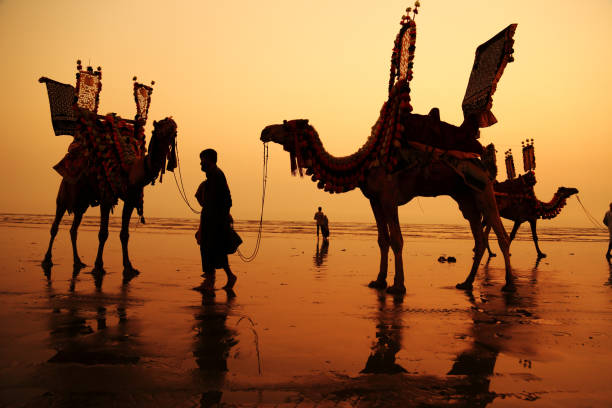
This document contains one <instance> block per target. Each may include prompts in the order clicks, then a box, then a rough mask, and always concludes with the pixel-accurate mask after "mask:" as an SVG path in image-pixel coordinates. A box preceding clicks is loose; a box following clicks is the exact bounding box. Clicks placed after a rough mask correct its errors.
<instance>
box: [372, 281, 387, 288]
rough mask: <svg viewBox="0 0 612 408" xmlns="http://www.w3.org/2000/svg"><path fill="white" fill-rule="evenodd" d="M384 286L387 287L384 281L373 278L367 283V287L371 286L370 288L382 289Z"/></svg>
mask: <svg viewBox="0 0 612 408" xmlns="http://www.w3.org/2000/svg"><path fill="white" fill-rule="evenodd" d="M386 287H387V282H386V281H379V280H373V281H372V282H370V283H368V288H372V289H384V288H386Z"/></svg>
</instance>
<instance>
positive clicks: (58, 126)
mask: <svg viewBox="0 0 612 408" xmlns="http://www.w3.org/2000/svg"><path fill="white" fill-rule="evenodd" d="M133 80H134V101H135V102H136V115H135V117H134V120H129V119H123V120H124V121H126V122H127V123H130V124H132V125H133V124H136V123H138V125H139V126H142V127H144V125H145V124H146V122H147V117H148V112H149V107H150V106H151V94H152V93H153V88H152V87H151V86H147V85H144V84H142V83H139V82H136V77H134V78H133ZM38 82H40V83H44V84H45V85H46V86H47V95H48V97H49V107H50V108H51V122H52V124H53V131H54V132H55V135H56V136H60V135H71V136H74V134H75V129H76V122H77V116H78V112H79V110H84V111H85V112H84V113H94V114H96V115H97V113H98V106H99V102H100V92H101V91H102V69H101V68H100V67H98V68H97V69H96V70H95V71H94V70H93V68H92V67H87V68H86V69H83V67H82V65H81V61H80V60H79V61H77V74H76V88H75V87H74V86H72V85H70V84H65V83H62V82H58V81H55V80H53V79H50V78H47V77H41V78H40V79H39V80H38ZM154 84H155V81H152V82H151V85H154ZM97 116H98V119H100V120H101V119H102V118H104V116H102V115H97Z"/></svg>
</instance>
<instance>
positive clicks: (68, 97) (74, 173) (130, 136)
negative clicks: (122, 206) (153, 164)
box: [39, 61, 153, 204]
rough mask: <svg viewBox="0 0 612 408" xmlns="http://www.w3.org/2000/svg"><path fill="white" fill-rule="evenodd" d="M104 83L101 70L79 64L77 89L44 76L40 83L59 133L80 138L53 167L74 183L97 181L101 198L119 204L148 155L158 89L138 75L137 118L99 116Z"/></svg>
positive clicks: (136, 91)
mask: <svg viewBox="0 0 612 408" xmlns="http://www.w3.org/2000/svg"><path fill="white" fill-rule="evenodd" d="M101 79H102V72H101V69H100V67H98V69H97V70H95V71H94V70H93V69H92V68H91V67H87V69H86V70H84V69H83V68H82V66H81V63H80V61H77V86H76V88H74V87H73V86H71V85H68V84H63V83H61V82H57V81H53V80H51V79H48V78H44V77H43V78H41V79H40V80H39V81H40V82H44V83H45V84H46V85H47V93H48V96H49V104H50V107H51V119H52V124H53V129H54V132H55V134H56V135H72V136H73V137H74V141H73V142H72V143H71V144H70V146H69V147H68V152H67V153H66V155H65V156H64V157H63V158H62V160H60V162H59V163H58V164H56V165H55V166H54V167H53V168H54V169H55V170H56V171H57V172H58V173H59V174H60V175H61V176H62V177H64V179H65V180H66V181H67V182H69V183H77V182H78V181H79V180H81V179H82V178H84V177H89V178H90V179H94V180H95V184H96V186H97V189H98V199H99V200H105V202H111V203H112V204H115V203H116V202H117V198H119V197H125V195H126V194H127V189H128V185H129V174H130V169H131V167H132V165H133V164H134V163H135V162H136V161H137V160H142V159H143V158H144V154H145V152H146V148H145V136H144V126H145V124H146V120H147V115H148V110H149V105H150V102H151V93H152V91H153V89H152V88H151V87H149V86H146V85H143V84H140V83H138V82H136V77H134V99H135V101H136V109H137V113H136V116H135V118H134V119H133V120H130V119H124V118H121V117H120V116H118V115H116V114H115V113H109V114H106V115H98V113H97V111H98V105H99V95H100V91H101V89H102V83H101ZM70 101H71V102H70ZM92 204H95V203H92Z"/></svg>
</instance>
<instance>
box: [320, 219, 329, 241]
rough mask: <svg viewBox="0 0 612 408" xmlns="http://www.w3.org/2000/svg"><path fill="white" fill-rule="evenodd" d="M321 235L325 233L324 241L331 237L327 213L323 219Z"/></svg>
mask: <svg viewBox="0 0 612 408" xmlns="http://www.w3.org/2000/svg"><path fill="white" fill-rule="evenodd" d="M321 235H323V240H324V241H327V239H328V238H329V220H328V219H327V215H325V214H323V221H322V223H321Z"/></svg>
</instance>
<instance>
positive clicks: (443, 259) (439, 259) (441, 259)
mask: <svg viewBox="0 0 612 408" xmlns="http://www.w3.org/2000/svg"><path fill="white" fill-rule="evenodd" d="M438 262H440V263H444V262H446V258H445V257H443V256H441V257H439V258H438Z"/></svg>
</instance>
